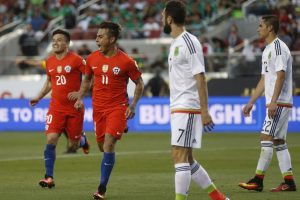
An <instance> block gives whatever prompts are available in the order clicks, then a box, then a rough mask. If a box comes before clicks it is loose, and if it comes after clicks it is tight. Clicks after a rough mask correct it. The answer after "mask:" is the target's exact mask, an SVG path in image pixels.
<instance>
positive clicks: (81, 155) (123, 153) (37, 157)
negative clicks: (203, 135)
mask: <svg viewBox="0 0 300 200" xmlns="http://www.w3.org/2000/svg"><path fill="white" fill-rule="evenodd" d="M299 146H300V145H298V144H293V145H288V147H293V148H295V147H299ZM255 149H257V150H259V146H254V147H242V148H241V147H238V148H236V147H232V148H228V147H223V148H209V149H208V148H204V149H201V150H200V151H202V152H209V151H226V150H237V151H238V150H255ZM196 151H197V150H196ZM160 153H163V154H164V153H169V154H170V153H171V150H156V151H127V152H117V153H116V154H117V155H118V156H126V155H138V154H160ZM85 156H89V157H95V156H102V153H101V152H99V153H90V154H88V155H85V154H83V153H81V152H80V153H78V154H63V155H60V154H59V155H56V158H73V157H85ZM42 159H44V157H43V156H27V157H15V158H0V162H9V161H22V160H24V161H26V160H42Z"/></svg>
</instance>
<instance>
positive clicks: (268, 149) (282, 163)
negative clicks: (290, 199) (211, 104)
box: [239, 15, 296, 192]
mask: <svg viewBox="0 0 300 200" xmlns="http://www.w3.org/2000/svg"><path fill="white" fill-rule="evenodd" d="M278 29H279V20H278V18H277V17H276V16H274V15H266V16H263V17H262V18H261V20H260V23H259V27H258V33H259V36H260V37H261V38H264V39H265V41H266V43H267V46H266V48H265V49H264V51H263V55H262V76H261V79H260V81H259V82H258V84H257V86H256V89H255V92H254V94H253V96H252V97H251V99H250V100H249V103H248V104H247V105H246V106H245V107H244V108H243V113H244V115H245V116H246V117H247V116H249V115H250V112H251V110H252V107H253V104H254V103H255V101H256V100H257V98H259V97H260V96H261V95H262V94H263V92H265V97H266V103H267V114H266V118H265V121H264V124H263V128H262V131H261V135H260V140H261V154H260V158H259V160H258V164H257V168H256V172H255V176H254V178H252V179H250V180H249V181H248V182H247V183H240V184H239V186H240V187H242V188H244V189H248V190H256V191H262V190H263V180H264V176H265V173H266V171H267V169H268V167H269V164H270V162H271V160H272V156H273V148H275V150H276V154H277V159H278V163H279V168H280V171H281V174H282V176H283V179H284V182H283V183H281V184H280V185H279V186H278V187H276V188H273V189H271V191H272V192H280V191H296V185H295V182H294V177H293V172H292V164H291V156H290V153H289V151H288V148H287V145H286V142H285V140H286V134H287V129H288V119H289V115H290V112H291V107H292V104H293V98H292V57H291V53H290V50H289V48H288V47H287V46H286V45H285V43H283V42H282V41H281V40H280V39H279V38H278V37H277V33H278Z"/></svg>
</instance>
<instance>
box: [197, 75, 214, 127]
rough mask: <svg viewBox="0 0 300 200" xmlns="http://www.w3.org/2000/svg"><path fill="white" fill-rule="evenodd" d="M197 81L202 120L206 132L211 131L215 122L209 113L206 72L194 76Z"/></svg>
mask: <svg viewBox="0 0 300 200" xmlns="http://www.w3.org/2000/svg"><path fill="white" fill-rule="evenodd" d="M194 78H195V79H196V84H197V89H198V95H199V99H200V107H201V118H202V123H203V125H204V130H205V131H206V130H207V131H210V130H212V129H213V126H214V124H213V121H212V118H211V116H210V114H209V112H208V92H207V83H206V78H205V74H204V72H202V73H199V74H196V75H194Z"/></svg>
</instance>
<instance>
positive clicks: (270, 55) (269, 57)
mask: <svg viewBox="0 0 300 200" xmlns="http://www.w3.org/2000/svg"><path fill="white" fill-rule="evenodd" d="M271 57H272V53H271V51H270V53H269V55H268V59H269V60H270V59H271Z"/></svg>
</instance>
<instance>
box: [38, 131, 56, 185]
mask: <svg viewBox="0 0 300 200" xmlns="http://www.w3.org/2000/svg"><path fill="white" fill-rule="evenodd" d="M58 138H59V134H58V133H47V144H46V146H45V150H44V162H45V170H46V172H45V177H44V178H43V179H41V180H40V181H39V185H40V186H41V187H48V188H52V187H54V186H55V184H54V181H53V175H54V164H55V160H56V151H55V149H56V145H57V142H58Z"/></svg>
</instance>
